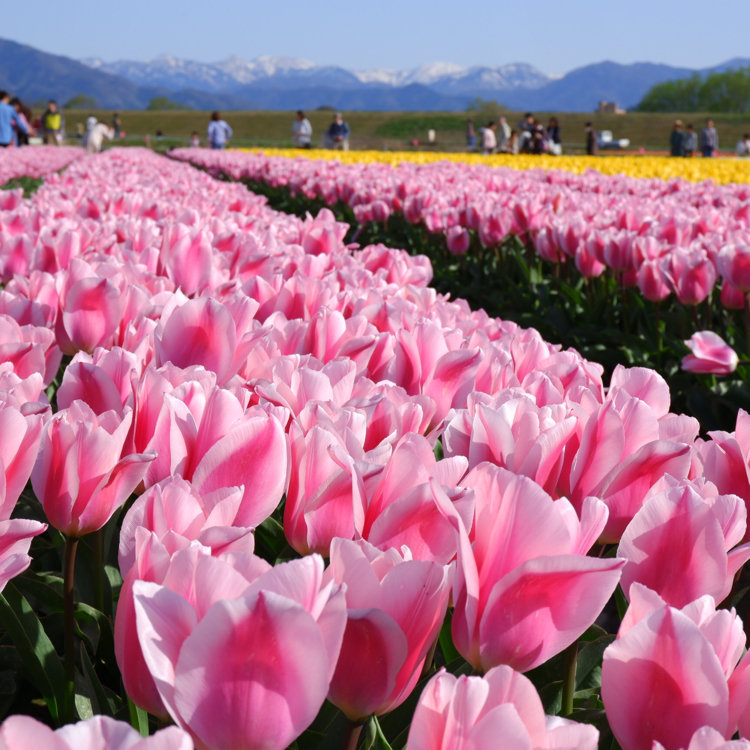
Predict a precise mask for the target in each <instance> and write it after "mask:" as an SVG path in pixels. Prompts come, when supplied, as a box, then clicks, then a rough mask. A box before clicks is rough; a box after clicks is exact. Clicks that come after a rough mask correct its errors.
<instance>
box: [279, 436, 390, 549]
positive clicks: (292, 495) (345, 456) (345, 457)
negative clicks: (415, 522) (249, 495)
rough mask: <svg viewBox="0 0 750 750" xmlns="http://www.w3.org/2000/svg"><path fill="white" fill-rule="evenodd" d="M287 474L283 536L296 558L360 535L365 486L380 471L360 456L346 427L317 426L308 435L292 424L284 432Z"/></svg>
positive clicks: (377, 453) (367, 457)
mask: <svg viewBox="0 0 750 750" xmlns="http://www.w3.org/2000/svg"><path fill="white" fill-rule="evenodd" d="M289 437H290V441H291V465H293V466H294V467H296V468H295V471H293V472H291V476H290V479H289V491H288V492H287V497H286V504H285V506H284V534H285V535H286V538H287V540H288V541H289V544H290V545H291V546H292V547H293V548H294V549H295V550H297V551H298V552H299V553H300V554H307V553H308V552H311V551H312V552H320V553H321V554H328V549H329V547H330V544H331V541H332V540H333V539H334V537H337V536H340V537H343V538H344V539H354V538H355V537H357V536H360V535H361V534H362V529H363V526H364V522H365V507H366V504H367V494H366V490H365V482H371V481H373V479H374V477H376V476H377V475H378V474H379V473H380V472H381V471H382V470H383V467H382V465H381V464H379V463H377V462H376V461H374V460H372V459H373V458H377V457H379V456H380V454H381V453H382V451H378V450H377V449H376V450H375V451H373V452H371V455H368V454H365V452H364V450H363V449H362V447H361V443H360V441H359V440H358V439H357V437H356V436H355V435H354V433H353V431H352V430H351V429H350V428H349V426H343V427H341V428H339V426H338V425H334V424H325V423H322V424H316V425H314V426H312V427H311V429H309V430H308V431H307V432H305V431H304V430H303V428H302V427H300V426H299V424H298V423H297V422H296V421H293V422H292V423H291V425H290V427H289Z"/></svg>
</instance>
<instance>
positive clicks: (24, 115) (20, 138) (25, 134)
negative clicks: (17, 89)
mask: <svg viewBox="0 0 750 750" xmlns="http://www.w3.org/2000/svg"><path fill="white" fill-rule="evenodd" d="M10 106H11V107H13V109H15V110H16V114H17V115H18V119H19V120H20V122H21V123H22V124H23V125H24V126H25V127H26V130H25V131H24V130H23V128H21V127H19V126H18V125H14V127H13V130H14V131H15V138H14V141H15V144H16V146H28V145H29V136H30V135H36V132H35V130H34V128H32V127H31V120H32V119H33V118H32V116H31V110H30V109H29V108H28V107H26V106H24V104H23V102H22V101H21V100H20V99H19V98H18V97H17V96H14V97H13V98H12V99H11V100H10Z"/></svg>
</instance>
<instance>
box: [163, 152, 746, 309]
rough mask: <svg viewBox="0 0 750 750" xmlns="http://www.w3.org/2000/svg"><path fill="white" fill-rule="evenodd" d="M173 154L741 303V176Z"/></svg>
mask: <svg viewBox="0 0 750 750" xmlns="http://www.w3.org/2000/svg"><path fill="white" fill-rule="evenodd" d="M174 156H175V158H178V159H185V160H188V161H190V162H191V163H194V164H197V165H199V166H201V167H203V168H205V169H207V170H208V171H210V172H211V173H214V174H224V175H227V176H229V177H231V178H232V179H248V180H252V181H257V182H263V183H266V184H268V185H270V186H284V187H286V188H287V189H288V190H289V191H290V192H291V193H292V194H301V195H305V196H307V197H308V198H320V199H322V200H323V201H325V203H326V204H328V205H330V206H334V205H335V204H336V203H338V202H343V203H345V204H347V205H348V206H349V207H350V208H351V209H352V210H353V212H354V215H355V217H356V219H357V221H358V222H359V223H360V224H368V223H370V222H381V223H383V222H387V221H388V219H389V217H391V216H392V215H402V216H404V217H405V218H406V220H407V221H409V222H411V223H412V224H419V225H423V226H424V227H425V228H426V230H427V231H428V232H430V233H432V234H443V235H444V236H445V240H446V243H447V247H448V249H449V250H450V252H451V253H454V254H456V255H460V254H463V253H466V252H468V251H469V250H470V247H471V243H472V237H473V236H476V237H478V239H479V241H480V242H481V243H482V244H483V245H484V246H485V247H488V248H495V247H499V246H500V245H502V243H503V242H505V241H506V240H507V239H508V238H509V237H511V236H517V237H520V238H521V239H522V240H523V241H525V242H527V243H529V244H530V245H531V246H533V247H534V248H535V250H536V252H537V253H538V255H539V256H540V257H541V258H542V259H544V260H546V261H549V262H551V263H568V264H574V265H575V267H576V269H577V270H578V272H579V273H580V274H581V275H582V276H584V277H587V278H591V277H597V276H600V275H601V274H602V273H604V272H605V271H609V272H611V273H613V274H616V275H617V276H618V278H619V279H620V281H621V283H622V284H623V285H626V286H636V285H637V286H638V287H639V289H640V290H641V292H642V294H643V295H644V296H645V297H646V298H647V299H649V300H651V301H654V302H656V301H660V300H663V299H665V298H666V297H668V296H669V295H670V294H674V295H675V296H676V297H677V299H678V300H679V301H680V303H682V304H684V305H696V304H698V303H700V302H702V301H704V300H705V299H706V298H707V297H708V296H709V295H710V294H711V293H712V291H713V289H714V287H715V285H716V284H717V283H718V282H721V301H722V303H723V304H724V305H725V306H727V307H729V308H739V309H741V308H742V307H743V306H744V295H745V293H746V292H747V291H748V290H750V274H748V272H747V268H748V266H749V264H748V257H750V188H748V186H747V185H746V184H731V185H717V184H714V183H713V182H702V183H690V182H686V181H684V180H672V181H669V182H665V181H663V180H658V179H651V180H645V179H635V178H631V177H624V176H623V175H615V176H605V175H602V174H600V173H598V172H594V171H593V170H590V171H588V172H585V173H583V174H580V175H578V174H573V173H569V172H564V171H560V170H549V171H544V170H541V169H536V170H528V171H517V170H513V169H509V168H506V169H493V168H490V167H488V166H485V165H467V164H463V163H451V162H437V163H431V164H422V165H415V164H410V163H402V164H400V165H398V166H396V167H392V166H390V165H385V164H379V163H370V164H359V163H352V164H342V163H340V162H337V161H332V160H310V159H305V158H297V159H289V158H283V157H275V156H265V155H264V154H260V153H239V152H221V153H218V152H211V151H199V150H196V149H183V150H179V151H177V152H175V153H174Z"/></svg>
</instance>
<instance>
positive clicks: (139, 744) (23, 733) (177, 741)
mask: <svg viewBox="0 0 750 750" xmlns="http://www.w3.org/2000/svg"><path fill="white" fill-rule="evenodd" d="M32 747H33V748H40V749H41V748H44V750H193V741H192V740H191V739H190V735H188V734H187V732H184V731H183V730H182V729H179V728H178V727H167V728H166V729H162V730H161V731H159V732H156V734H154V735H152V736H151V737H141V735H140V734H138V732H136V730H135V729H133V727H131V726H130V724H128V723H126V722H124V721H115V719H111V718H110V717H109V716H94V717H93V718H91V719H87V720H86V721H79V722H78V723H77V724H67V725H66V726H64V727H61V728H60V729H57V730H54V731H53V730H52V729H50V728H49V727H48V726H47V725H46V724H42V722H41V721H37V720H36V719H32V718H31V717H30V716H10V717H8V718H7V719H6V720H5V721H4V722H3V723H2V725H1V726H0V750H28V748H32Z"/></svg>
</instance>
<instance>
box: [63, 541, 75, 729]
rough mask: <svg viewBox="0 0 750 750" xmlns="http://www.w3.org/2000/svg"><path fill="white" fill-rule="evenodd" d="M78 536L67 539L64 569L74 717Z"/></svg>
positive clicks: (68, 710) (68, 697) (69, 700)
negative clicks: (75, 594) (75, 590)
mask: <svg viewBox="0 0 750 750" xmlns="http://www.w3.org/2000/svg"><path fill="white" fill-rule="evenodd" d="M77 550H78V537H73V536H69V537H66V539H65V568H64V570H63V615H64V622H65V662H64V664H65V680H66V683H67V685H66V694H65V703H66V705H65V715H66V716H67V717H73V715H74V713H73V712H74V702H75V669H76V642H75V616H74V607H75V596H74V593H75V592H74V589H75V569H76V551H77Z"/></svg>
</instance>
